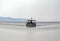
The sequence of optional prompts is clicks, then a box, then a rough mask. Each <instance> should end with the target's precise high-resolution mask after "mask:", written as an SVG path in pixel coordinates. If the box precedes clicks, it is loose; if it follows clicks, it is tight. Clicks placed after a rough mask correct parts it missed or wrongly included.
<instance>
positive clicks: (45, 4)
mask: <svg viewBox="0 0 60 41" xmlns="http://www.w3.org/2000/svg"><path fill="white" fill-rule="evenodd" d="M0 16H5V17H14V18H31V17H32V18H33V19H36V20H41V21H60V0H0Z"/></svg>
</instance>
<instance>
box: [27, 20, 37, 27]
mask: <svg viewBox="0 0 60 41" xmlns="http://www.w3.org/2000/svg"><path fill="white" fill-rule="evenodd" d="M26 26H27V27H36V21H35V20H32V19H31V20H27V23H26Z"/></svg>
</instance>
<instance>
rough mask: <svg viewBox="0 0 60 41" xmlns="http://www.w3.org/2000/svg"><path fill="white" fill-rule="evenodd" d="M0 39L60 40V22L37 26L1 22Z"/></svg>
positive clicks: (25, 40)
mask: <svg viewBox="0 0 60 41" xmlns="http://www.w3.org/2000/svg"><path fill="white" fill-rule="evenodd" d="M0 41H60V24H54V25H42V26H37V27H26V26H15V25H14V26H13V25H3V24H0Z"/></svg>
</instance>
